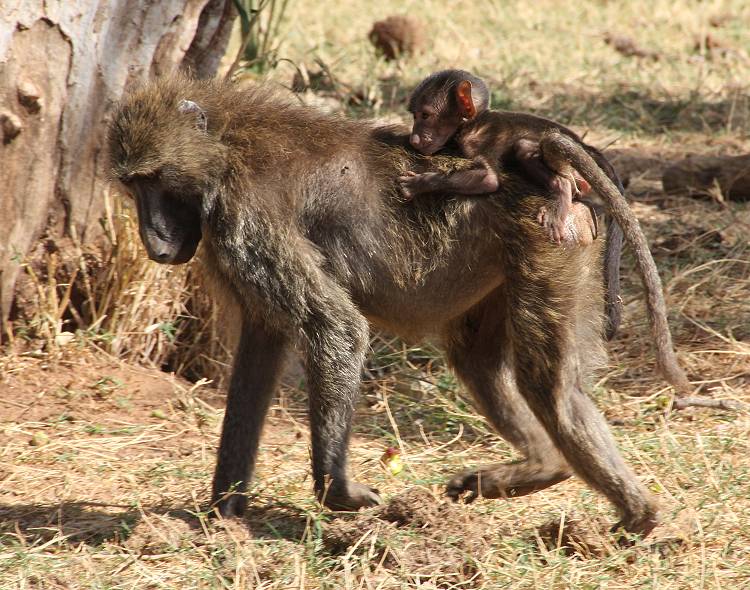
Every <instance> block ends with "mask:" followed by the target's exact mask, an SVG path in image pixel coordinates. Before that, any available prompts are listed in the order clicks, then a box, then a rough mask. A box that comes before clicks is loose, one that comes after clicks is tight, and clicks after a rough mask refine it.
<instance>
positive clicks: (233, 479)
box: [212, 320, 287, 516]
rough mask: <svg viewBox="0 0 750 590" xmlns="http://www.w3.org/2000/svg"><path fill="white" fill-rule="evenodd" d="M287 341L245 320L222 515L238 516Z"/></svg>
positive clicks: (217, 495) (217, 480) (217, 486)
mask: <svg viewBox="0 0 750 590" xmlns="http://www.w3.org/2000/svg"><path fill="white" fill-rule="evenodd" d="M286 348H287V338H286V337H285V336H284V335H283V334H280V333H275V332H273V331H269V330H268V329H266V328H264V327H263V326H262V325H259V324H257V323H253V322H250V321H248V320H245V321H244V322H243V326H242V335H241V337H240V343H239V346H238V348H237V352H236V353H235V355H234V369H233V371H232V379H231V382H230V384H229V392H228V394H227V407H226V413H225V414H224V424H223V426H222V431H221V442H220V443H219V454H218V459H217V462H216V471H215V474H214V481H213V494H212V502H213V503H214V504H215V505H216V506H217V507H218V509H219V512H220V513H221V515H222V516H240V515H242V513H243V512H244V511H245V507H246V505H247V496H245V495H244V492H245V490H246V489H247V484H248V481H249V480H250V477H251V475H252V470H253V467H254V465H255V458H256V454H257V451H258V443H259V441H260V433H261V430H262V428H263V422H264V420H265V417H266V413H267V412H268V406H269V404H270V402H271V398H272V397H273V394H274V392H275V391H276V389H277V386H278V382H279V377H280V375H281V373H282V369H283V365H284V356H285V352H286Z"/></svg>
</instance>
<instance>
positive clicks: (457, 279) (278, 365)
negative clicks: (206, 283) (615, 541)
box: [109, 77, 656, 533]
mask: <svg viewBox="0 0 750 590" xmlns="http://www.w3.org/2000/svg"><path fill="white" fill-rule="evenodd" d="M183 100H188V101H192V102H191V103H190V104H191V105H193V106H191V108H190V109H189V110H186V109H181V107H180V105H181V104H182V102H181V101H183ZM193 107H195V108H193ZM196 113H197V114H198V115H199V116H200V121H201V122H204V123H205V122H207V128H206V129H203V128H202V126H201V125H198V124H197V120H196ZM109 141H110V151H111V160H112V168H113V172H114V175H115V176H116V177H117V179H118V180H119V181H120V182H122V183H123V184H124V186H125V188H126V189H127V190H128V191H130V192H131V193H133V194H134V196H135V198H136V204H137V206H138V209H139V224H140V228H141V235H142V238H143V240H144V243H145V244H146V246H147V250H148V251H149V255H150V256H152V257H153V258H155V259H157V260H159V261H160V262H164V263H170V262H182V261H184V259H185V256H186V252H187V253H190V252H191V251H194V249H195V246H197V244H198V241H197V240H200V244H201V250H200V251H199V255H200V256H201V258H202V259H203V262H204V264H205V265H206V266H207V267H208V268H210V269H211V272H213V273H214V274H215V277H216V281H217V283H218V286H219V288H220V289H222V290H224V291H226V292H229V293H231V294H232V295H233V296H234V297H235V298H236V300H237V301H238V302H240V304H241V306H242V309H243V330H242V337H241V341H240V345H239V347H238V351H237V353H236V355H235V360H234V371H233V375H232V379H231V384H230V387H229V392H228V399H227V411H226V414H225V418H224V425H223V431H222V436H221V443H220V447H219V453H218V460H217V466H216V473H215V476H214V483H213V501H214V502H215V505H216V507H217V509H218V510H219V512H220V513H221V514H223V515H237V514H241V513H242V512H243V510H244V507H245V503H246V501H247V499H246V496H245V495H244V494H243V492H244V491H245V489H246V487H247V483H248V481H249V479H250V476H251V472H252V468H253V464H254V461H255V454H256V452H257V447H258V440H259V437H260V432H261V428H262V425H263V421H264V418H265V414H266V411H267V409H268V405H269V403H270V399H271V397H272V395H273V393H274V390H275V388H276V386H277V383H278V378H279V374H280V372H281V370H282V367H283V361H284V358H285V356H286V354H287V353H289V352H290V351H291V349H292V348H293V347H294V346H295V345H296V346H297V347H298V348H299V349H300V350H301V352H302V354H303V356H304V358H305V360H306V368H307V382H308V390H309V399H310V406H309V407H310V425H311V432H312V474H313V482H314V487H315V491H316V493H317V494H318V497H319V498H320V499H321V500H322V501H323V502H324V503H325V504H327V505H328V506H330V507H332V508H336V509H347V510H355V509H357V508H359V507H362V506H370V505H372V504H375V503H377V502H379V501H380V499H379V496H378V494H377V490H373V489H372V488H370V487H368V486H366V485H363V484H359V483H356V482H353V481H351V480H350V479H349V476H348V470H347V446H348V439H349V432H350V426H351V419H352V412H353V407H354V400H355V398H356V396H357V393H358V390H359V380H360V371H361V366H362V362H363V359H364V354H365V350H366V348H367V344H368V329H369V324H373V325H376V326H378V327H381V328H384V329H388V330H390V331H392V332H394V333H396V334H399V335H401V336H403V337H406V338H411V339H413V338H423V337H426V336H432V337H434V338H437V339H439V340H440V341H441V342H443V344H444V345H445V347H446V349H447V351H448V356H449V359H450V361H451V363H452V364H453V366H454V367H455V369H456V372H457V373H458V375H459V376H460V377H461V378H462V380H463V381H464V382H465V383H466V385H467V387H468V388H469V389H470V390H471V391H472V393H473V394H474V395H475V397H476V399H477V402H478V404H479V406H480V408H481V409H482V410H483V411H484V412H485V414H486V415H487V416H488V418H489V419H490V420H491V421H492V423H493V424H494V425H495V426H496V427H497V428H498V430H499V431H500V433H501V434H503V436H505V437H506V438H507V439H508V440H509V441H510V442H511V443H512V444H514V445H515V446H516V447H517V448H518V449H519V450H520V451H521V452H522V453H523V455H524V459H523V460H522V461H520V462H517V463H514V464H510V465H496V466H493V467H491V468H489V470H485V471H471V472H467V473H463V474H460V475H459V476H457V477H456V478H454V479H453V480H452V481H451V482H450V484H449V487H448V493H449V494H450V495H452V496H453V497H459V496H461V495H463V494H464V493H468V494H469V495H472V494H474V495H476V494H482V495H485V496H488V497H500V496H508V495H513V494H514V493H528V492H530V491H534V490H536V489H541V488H543V487H546V486H549V485H552V484H553V483H556V482H558V481H561V480H563V479H565V478H567V477H569V476H570V474H571V473H573V472H575V473H577V474H579V475H580V476H581V477H583V478H584V479H585V480H586V481H587V482H588V483H589V484H591V485H592V486H593V487H594V488H595V489H597V490H599V491H601V492H602V493H604V494H606V495H607V497H608V498H609V499H610V500H611V501H612V502H613V503H614V504H615V506H616V507H617V508H618V509H619V510H620V512H621V514H622V521H621V522H622V524H623V525H624V526H625V527H626V528H627V529H628V530H631V531H635V532H641V533H648V532H649V531H650V530H651V528H652V527H653V526H654V524H655V522H656V508H655V505H654V504H653V502H652V500H651V499H650V498H649V496H648V494H647V492H646V491H645V490H644V489H643V487H642V486H641V485H640V484H639V483H638V480H637V479H636V478H635V476H634V475H633V474H632V472H631V471H630V470H629V469H628V468H627V466H626V465H625V464H624V463H623V461H622V459H621V458H620V455H619V453H618V452H617V450H616V448H615V446H614V442H613V440H612V437H611V435H610V433H609V431H608V429H607V425H606V423H605V421H604V420H603V418H602V417H601V415H600V414H599V413H598V412H597V410H596V408H595V407H594V405H593V404H592V402H591V401H590V400H589V399H588V397H587V396H586V395H585V394H584V393H583V388H584V387H585V384H586V383H587V381H588V380H589V378H590V376H591V371H592V367H591V362H592V360H594V359H595V358H598V357H599V356H600V353H601V350H602V346H601V337H600V331H601V316H600V315H599V314H598V313H597V311H596V310H597V309H598V307H599V305H598V304H599V301H600V299H599V285H600V281H601V277H600V276H599V275H600V272H599V268H600V267H599V259H600V254H599V249H598V247H597V245H596V243H594V244H593V245H589V246H577V245H575V244H572V245H566V246H562V247H560V246H556V245H552V244H550V243H549V242H548V240H547V239H546V236H545V235H544V233H543V231H542V230H541V228H540V227H539V226H538V224H537V223H536V221H535V220H534V219H533V216H534V212H535V211H536V210H537V209H538V207H539V206H540V204H541V203H543V202H544V198H545V195H544V193H543V191H542V192H541V193H540V191H539V189H538V188H537V187H534V186H533V185H531V184H529V183H528V182H527V181H526V180H524V179H523V178H522V177H520V176H518V175H516V174H513V173H505V174H504V175H503V176H502V190H501V191H498V194H497V195H495V196H491V197H488V198H482V199H468V198H462V199H451V198H448V195H445V196H444V198H441V199H434V200H430V201H426V200H425V201H420V202H404V201H403V199H402V198H401V197H400V194H399V192H398V188H397V178H398V176H399V175H400V174H403V173H404V171H407V170H412V171H416V172H424V171H427V170H434V168H433V167H432V161H431V160H430V159H428V158H423V157H420V156H417V155H415V154H413V153H409V151H408V150H407V149H406V146H407V141H408V139H407V135H406V133H405V132H404V130H403V129H399V128H378V127H375V126H373V125H372V124H370V123H366V122H361V121H350V120H347V119H343V118H337V117H333V116H329V115H323V114H320V113H318V112H316V111H314V110H311V109H309V108H307V107H303V106H299V105H293V104H291V103H290V102H288V101H286V99H284V98H282V97H280V96H277V95H276V94H274V93H273V92H271V91H269V90H268V89H267V88H265V87H263V86H256V87H252V88H249V89H246V90H240V89H238V88H237V87H235V86H232V85H228V84H223V83H220V82H196V81H193V80H189V79H185V78H182V77H173V78H168V79H164V80H160V81H158V82H155V83H152V84H149V85H147V86H145V87H144V88H142V89H140V90H138V91H136V92H134V93H132V94H131V95H130V96H128V97H127V98H126V99H125V100H124V101H123V103H122V104H121V105H119V107H118V109H117V112H116V113H115V116H114V120H113V122H112V124H111V126H110V140H109ZM443 164H446V162H445V161H444V162H443ZM453 164H455V162H454V163H453ZM453 164H451V163H450V162H448V165H449V166H450V165H453ZM581 208H582V209H584V212H583V213H582V214H585V215H588V211H586V210H585V208H584V207H583V206H581ZM185 211H187V212H185ZM196 212H198V214H199V222H195V221H193V220H194V219H195V217H194V216H195V213H196ZM181 219H182V220H187V222H186V223H188V224H189V223H198V224H199V226H200V227H199V230H200V231H199V233H196V230H195V229H185V228H184V227H182V225H183V223H182V222H181V221H180V220H181ZM196 236H197V238H196ZM589 242H591V240H589Z"/></svg>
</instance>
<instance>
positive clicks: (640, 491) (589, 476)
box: [508, 244, 658, 534]
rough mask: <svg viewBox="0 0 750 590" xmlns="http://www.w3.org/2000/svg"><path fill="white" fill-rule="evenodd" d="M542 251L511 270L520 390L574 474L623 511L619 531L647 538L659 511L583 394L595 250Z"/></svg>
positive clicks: (527, 254)
mask: <svg viewBox="0 0 750 590" xmlns="http://www.w3.org/2000/svg"><path fill="white" fill-rule="evenodd" d="M543 248H544V246H542V248H540V249H537V248H535V247H534V245H533V244H530V245H529V246H528V247H527V248H526V250H524V251H523V256H522V257H519V260H518V264H517V265H516V266H514V267H511V268H509V275H510V277H509V281H508V285H509V286H510V287H509V290H510V292H511V297H510V301H509V307H510V308H511V309H514V310H521V309H522V310H523V313H519V312H517V313H512V314H510V315H509V319H510V324H511V327H512V330H511V334H512V336H511V337H512V339H513V351H514V354H513V356H514V368H515V371H514V375H515V377H516V382H517V384H518V389H519V391H520V393H521V395H523V397H524V398H525V399H526V402H527V403H528V405H529V407H530V408H531V411H532V412H533V413H534V415H535V416H536V417H537V419H538V420H539V421H540V422H541V423H542V424H543V425H544V428H545V429H546V431H547V434H548V435H549V436H550V438H551V439H552V441H554V443H555V446H556V447H557V448H558V449H559V451H560V452H561V453H562V455H563V456H564V457H565V459H566V460H567V462H568V464H569V465H570V466H571V467H572V468H573V470H574V471H575V473H576V474H577V475H578V476H580V477H581V478H582V479H583V480H584V481H585V482H586V483H588V484H589V485H590V486H591V487H592V488H594V489H595V490H598V491H599V492H601V493H602V494H604V495H605V496H606V497H607V498H608V499H609V500H610V501H611V502H612V503H613V504H614V505H615V506H616V507H617V508H618V509H619V511H620V514H621V515H622V519H621V521H620V523H618V526H623V527H624V528H625V529H626V530H628V531H630V532H634V533H641V534H648V533H649V532H650V531H651V530H652V529H653V528H654V526H656V524H657V522H658V518H657V512H658V510H657V505H656V503H655V502H654V500H653V499H652V498H651V496H650V494H649V493H648V492H647V491H646V489H645V488H644V486H643V485H642V484H641V483H640V481H638V478H637V477H636V476H635V474H634V473H633V472H632V471H631V469H630V468H629V467H628V466H627V464H626V463H625V461H624V460H623V458H622V456H621V455H620V452H619V451H618V449H617V446H616V444H615V440H614V438H613V437H612V434H611V432H610V430H609V427H608V425H607V423H606V421H605V420H604V417H603V416H602V415H601V413H600V412H599V411H598V409H597V408H596V406H595V405H594V403H593V402H592V401H591V400H590V399H589V397H588V396H587V395H586V393H584V391H583V385H582V384H583V382H584V381H585V379H584V378H585V372H586V368H585V366H584V363H585V362H586V356H587V354H589V355H593V354H595V349H592V348H591V347H592V346H596V342H595V340H596V337H595V336H594V335H593V334H592V332H591V331H586V329H585V326H587V325H590V324H588V322H589V320H590V317H589V316H590V315H591V314H592V313H595V311H593V310H592V309H591V303H598V301H597V298H594V299H588V298H587V297H586V294H590V293H595V292H596V286H597V284H598V283H597V280H595V279H594V277H596V276H597V275H596V274H593V273H587V272H585V270H586V268H589V269H590V268H591V267H592V266H593V264H594V262H595V261H593V260H586V255H587V254H589V253H591V252H593V250H590V249H579V250H577V251H576V253H577V254H578V256H576V255H571V256H568V257H566V258H559V259H558V258H556V254H559V253H554V252H553V253H550V252H549V250H548V251H547V252H546V253H545V252H544V250H543ZM589 248H591V247H589ZM537 256H543V257H544V258H543V259H542V258H537ZM524 258H525V259H524ZM545 261H546V264H545ZM516 273H518V274H516ZM581 294H583V295H581ZM540 295H541V296H543V298H542V299H540ZM597 307H598V305H597ZM579 348H581V350H579ZM587 349H588V351H587Z"/></svg>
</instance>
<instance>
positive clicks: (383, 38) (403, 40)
mask: <svg viewBox="0 0 750 590" xmlns="http://www.w3.org/2000/svg"><path fill="white" fill-rule="evenodd" d="M369 39H370V42H371V43H372V44H373V45H374V46H375V49H377V50H378V51H379V52H380V53H382V54H383V57H385V59H387V60H389V61H390V60H394V59H399V58H402V57H406V56H409V55H413V54H415V53H419V52H420V51H421V50H422V48H423V47H424V31H423V28H422V24H421V23H420V22H419V21H418V20H416V19H415V18H412V17H410V16H403V15H395V16H389V17H388V18H386V19H383V20H379V21H377V22H375V23H374V24H373V25H372V29H370V34H369Z"/></svg>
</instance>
